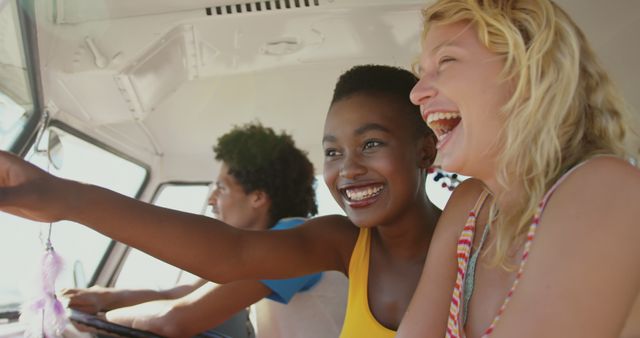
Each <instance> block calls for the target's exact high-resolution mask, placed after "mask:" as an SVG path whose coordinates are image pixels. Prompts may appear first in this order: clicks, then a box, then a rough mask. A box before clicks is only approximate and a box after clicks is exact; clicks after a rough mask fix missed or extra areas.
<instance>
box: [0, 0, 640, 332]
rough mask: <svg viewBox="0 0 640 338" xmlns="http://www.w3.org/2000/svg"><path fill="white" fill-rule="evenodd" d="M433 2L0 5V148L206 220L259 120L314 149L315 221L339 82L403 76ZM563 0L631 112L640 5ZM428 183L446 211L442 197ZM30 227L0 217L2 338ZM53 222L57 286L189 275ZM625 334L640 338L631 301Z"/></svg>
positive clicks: (324, 208)
mask: <svg viewBox="0 0 640 338" xmlns="http://www.w3.org/2000/svg"><path fill="white" fill-rule="evenodd" d="M430 1H431V0H260V1H258V0H181V1H171V0H137V1H130V0H93V1H86V0H51V1H48V0H0V41H1V43H0V149H4V150H10V151H12V152H14V153H17V154H19V155H21V156H24V157H25V158H27V159H28V160H29V161H31V162H33V163H36V164H37V165H39V166H41V167H42V168H45V169H46V170H48V171H50V172H52V173H54V174H56V175H60V176H64V177H68V178H72V179H75V180H80V181H84V182H91V183H93V184H97V185H101V186H105V187H108V188H109V189H112V190H115V191H118V192H120V193H122V194H125V195H128V196H131V197H134V198H138V199H141V200H143V201H147V202H150V203H154V204H158V205H162V206H166V207H170V208H175V209H179V210H183V211H187V212H193V213H199V214H207V215H210V214H211V210H210V209H209V208H208V207H207V205H206V197H207V195H208V194H209V192H210V183H211V181H212V179H213V178H214V177H215V174H216V172H217V170H218V169H219V164H218V163H216V161H215V160H214V157H213V152H212V145H213V144H214V143H215V142H216V139H217V138H218V137H219V136H220V135H222V134H224V133H225V132H227V131H229V130H230V129H231V128H232V127H233V126H236V125H242V124H245V123H248V122H252V121H259V122H261V123H262V124H263V125H265V126H269V127H272V128H274V129H276V130H284V131H286V132H288V133H290V134H292V136H293V138H294V139H295V141H296V144H297V145H298V146H299V147H300V148H301V149H304V150H305V151H307V152H308V154H309V158H310V159H311V160H312V162H313V164H314V166H315V170H316V172H317V175H318V188H317V193H318V201H319V204H320V205H319V207H320V214H332V213H342V211H341V210H340V208H339V207H338V206H337V205H336V204H335V202H334V201H333V200H332V198H331V196H330V195H329V193H328V192H327V190H326V187H325V186H324V183H323V181H322V172H321V171H322V166H323V165H322V163H323V154H322V149H321V138H322V126H323V124H324V118H325V114H326V112H327V109H328V106H329V102H330V99H331V95H332V90H333V86H334V84H335V82H336V79H337V78H338V76H339V75H340V74H341V73H342V72H344V71H345V70H347V69H349V68H350V67H352V66H354V65H358V64H387V65H394V66H398V67H403V68H406V69H411V67H412V64H413V63H414V62H415V60H416V59H417V56H418V54H419V52H420V40H421V12H420V10H421V8H423V7H424V6H425V5H427V4H428V3H429V2H430ZM556 2H557V3H558V4H559V5H560V6H561V7H563V8H564V9H565V10H566V11H568V12H569V13H570V15H571V16H572V17H573V18H574V19H575V20H576V21H577V23H578V25H579V26H581V27H582V29H583V31H584V32H585V34H586V35H587V37H588V39H589V40H590V42H591V44H592V46H593V48H594V49H595V50H596V52H597V54H598V55H599V57H600V58H601V61H602V63H603V64H604V65H605V66H606V68H607V70H608V71H609V74H610V75H611V76H612V77H613V78H614V80H615V82H616V83H617V84H618V85H619V87H620V88H621V89H622V92H623V94H624V96H625V98H626V99H627V101H628V103H629V105H630V106H631V107H632V109H633V110H634V111H635V112H638V109H639V108H640V95H638V94H639V93H638V88H640V63H639V62H638V60H640V44H639V43H638V37H637V35H638V32H640V16H639V15H638V13H640V1H636V0H614V1H601V0H556ZM634 41H635V42H634ZM550 95H553V94H552V93H550ZM611 179H613V178H611ZM428 184H429V187H428V188H427V191H428V192H429V195H430V198H432V199H433V200H435V202H436V204H437V205H439V206H440V207H442V206H444V204H445V203H446V200H447V198H448V195H449V191H448V190H447V189H443V188H442V187H441V184H440V183H439V182H435V181H434V180H433V179H430V180H429V183H428ZM29 223H33V222H30V221H26V220H22V219H19V218H16V217H12V216H10V215H7V214H0V231H1V232H2V234H1V235H0V258H1V259H2V262H1V263H0V271H1V273H0V275H1V276H2V277H0V338H7V337H21V336H22V334H23V330H24V327H23V326H22V325H21V324H20V323H19V322H18V320H17V318H18V315H19V311H20V304H22V303H23V302H24V301H25V300H26V297H27V296H28V295H29V291H28V290H29V285H30V284H32V283H31V281H32V279H33V276H32V274H33V271H32V270H34V269H35V266H37V264H38V259H39V256H40V254H41V253H42V251H43V236H46V234H45V232H46V229H47V225H46V224H44V225H42V224H37V225H33V224H29ZM59 223H68V224H54V225H53V231H52V241H53V243H54V245H55V247H56V250H57V251H58V252H60V253H61V255H63V257H64V258H65V262H66V264H65V269H64V271H63V274H62V276H61V278H60V279H59V280H58V281H57V285H56V286H57V287H59V288H62V287H74V286H77V287H85V286H91V285H102V286H116V287H131V288H134V287H145V288H166V287H170V286H172V285H174V284H176V283H178V282H182V281H185V280H188V279H189V278H194V276H192V275H190V274H189V273H188V272H185V271H181V270H179V269H177V268H175V267H172V266H170V265H168V264H165V263H163V262H161V261H158V260H156V259H155V258H152V257H150V256H147V255H146V254H144V253H142V252H140V251H137V250H135V249H132V248H129V247H127V246H125V245H124V244H122V243H118V242H115V241H112V240H111V239H110V238H107V237H105V236H103V235H101V234H98V233H96V232H94V231H92V230H89V229H87V228H84V227H83V226H80V225H78V224H72V223H70V222H59ZM91 335H93V334H91V333H82V332H75V333H73V334H72V335H71V334H70V335H68V336H77V337H89V336H91ZM621 337H623V338H632V337H640V305H638V306H636V307H635V309H634V310H633V313H632V314H631V315H630V318H629V320H628V322H627V327H626V328H625V331H624V332H623V334H622V336H621Z"/></svg>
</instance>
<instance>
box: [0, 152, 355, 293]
mask: <svg viewBox="0 0 640 338" xmlns="http://www.w3.org/2000/svg"><path fill="white" fill-rule="evenodd" d="M0 210H1V211H5V212H9V213H12V214H15V215H18V216H22V217H26V218H30V219H33V220H37V221H57V220H61V219H67V220H71V221H75V222H78V223H81V224H84V225H86V226H88V227H91V228H93V229H95V230H97V231H99V232H101V233H103V234H105V235H107V236H109V237H111V238H113V239H115V240H118V241H121V242H123V243H126V244H129V245H131V246H133V247H136V248H138V249H140V250H142V251H145V252H147V253H149V254H151V255H152V256H155V257H157V258H159V259H161V260H164V261H166V262H168V263H170V264H172V265H175V266H178V267H180V268H183V269H184V270H187V271H190V272H192V273H194V274H196V275H198V276H201V277H203V278H205V279H207V280H212V281H216V282H226V281H233V280H240V279H277V278H289V277H294V276H300V275H304V274H309V273H313V272H317V271H324V270H338V271H343V272H346V266H347V265H348V259H349V257H350V254H351V249H352V248H353V244H354V243H355V240H356V237H357V229H356V228H355V227H354V226H353V225H352V224H351V223H350V222H349V221H348V219H347V218H346V217H342V216H328V217H319V218H315V219H313V220H310V221H309V222H307V224H305V225H303V226H300V227H297V228H295V229H291V230H283V231H243V230H239V229H235V228H233V227H231V226H228V225H226V224H224V223H222V222H220V221H218V220H215V219H211V218H208V217H204V216H199V215H193V214H187V213H183V212H179V211H175V210H170V209H165V208H161V207H157V206H153V205H150V204H147V203H143V202H141V201H138V200H135V199H131V198H128V197H125V196H122V195H120V194H117V193H115V192H112V191H110V190H107V189H103V188H100V187H96V186H92V185H87V184H82V183H78V182H74V181H69V180H65V179H61V178H57V177H55V176H52V175H49V174H47V173H45V172H44V171H42V170H40V169H39V168H37V167H35V166H33V165H31V164H29V163H27V162H25V161H23V160H22V159H20V158H18V157H16V156H13V155H11V154H9V153H6V152H0ZM203 257H206V260H203V259H202V258H203ZM203 262H206V264H203Z"/></svg>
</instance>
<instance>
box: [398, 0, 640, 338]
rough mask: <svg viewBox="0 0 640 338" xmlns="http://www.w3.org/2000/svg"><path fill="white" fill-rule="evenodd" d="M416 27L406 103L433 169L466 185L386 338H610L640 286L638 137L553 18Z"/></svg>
mask: <svg viewBox="0 0 640 338" xmlns="http://www.w3.org/2000/svg"><path fill="white" fill-rule="evenodd" d="M423 15H424V23H425V26H424V34H423V51H422V54H421V57H420V62H419V66H420V69H419V73H420V78H421V79H420V81H419V82H418V84H417V85H416V86H415V88H414V89H413V91H412V94H411V99H412V101H413V102H414V103H415V104H417V105H419V106H420V107H421V112H422V116H423V118H424V119H425V121H426V122H427V123H428V124H429V126H430V127H431V128H432V129H434V130H435V131H436V133H437V135H438V138H439V142H438V149H439V153H440V156H441V159H442V165H443V167H444V169H446V170H449V171H455V172H459V173H462V174H465V175H469V176H473V177H474V178H475V179H474V180H469V181H468V182H465V183H464V184H462V185H461V186H460V187H459V188H458V189H457V190H456V192H455V193H454V194H453V196H452V198H451V199H450V201H449V204H448V205H447V207H446V209H445V210H444V211H443V214H442V216H441V218H440V222H439V223H438V227H437V230H436V234H435V235H434V238H433V242H432V246H431V247H430V251H429V254H428V259H427V262H426V264H425V269H424V271H423V274H422V276H423V277H422V279H421V281H420V284H419V286H418V289H417V291H416V293H415V295H414V298H413V300H412V304H411V305H410V307H409V311H408V313H407V315H406V316H405V318H404V320H403V323H402V325H401V327H400V329H399V335H398V336H399V337H438V336H439V337H442V336H443V335H446V337H473V338H476V337H489V336H491V337H492V338H498V337H521V338H526V337H582V338H584V337H616V336H617V335H619V334H620V331H621V329H622V327H623V325H624V323H625V319H626V318H627V316H628V314H629V311H630V309H631V306H632V304H633V302H634V300H635V298H636V296H637V294H638V289H639V286H640V246H639V245H637V238H640V222H639V221H638V220H639V219H640V209H639V208H638V201H640V171H638V169H637V168H636V167H634V166H633V165H632V163H634V160H632V159H633V158H637V155H638V149H639V143H638V139H637V135H638V134H637V128H638V125H637V122H636V121H634V120H633V116H632V115H631V114H630V112H629V111H627V110H626V109H625V106H624V104H623V102H622V100H621V98H620V96H619V95H618V93H617V91H616V90H615V88H614V86H613V85H612V83H611V80H610V79H609V77H608V76H607V74H606V72H605V71H604V70H603V68H602V67H601V66H600V64H599V63H598V61H597V59H596V57H595V55H594V53H593V51H592V49H591V48H590V46H589V44H588V43H587V41H586V39H585V36H584V35H583V33H582V32H581V31H580V29H579V28H578V27H577V26H576V24H575V23H574V22H573V21H572V20H571V19H570V18H569V16H568V15H567V14H566V13H565V12H564V11H563V10H562V9H561V8H559V7H558V6H557V5H555V4H554V3H553V2H551V1H548V0H511V1H508V0H441V1H437V2H436V3H435V4H433V5H431V6H430V7H429V8H427V9H425V10H424V12H423ZM630 162H631V163H630ZM453 257H456V258H457V259H452V258H453Z"/></svg>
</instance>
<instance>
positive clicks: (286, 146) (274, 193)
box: [213, 123, 318, 226]
mask: <svg viewBox="0 0 640 338" xmlns="http://www.w3.org/2000/svg"><path fill="white" fill-rule="evenodd" d="M213 151H214V152H215V154H216V155H215V158H216V160H218V161H223V162H224V163H226V164H227V166H228V167H229V174H230V175H232V176H233V177H234V178H235V179H236V180H237V181H238V183H239V184H240V185H241V186H242V187H243V188H244V191H245V192H246V193H249V192H252V191H256V190H262V191H264V192H265V193H266V194H267V195H269V197H270V199H271V210H270V217H271V225H272V226H273V225H275V223H276V222H277V221H278V220H280V219H282V218H285V217H308V216H313V215H315V214H317V213H318V206H317V204H316V197H315V189H314V187H315V176H314V171H313V164H311V162H310V161H309V159H308V158H307V154H306V152H304V151H302V150H300V149H298V148H296V146H295V142H294V141H293V138H292V137H291V135H289V134H286V133H285V132H281V133H280V134H276V133H275V132H274V131H273V129H271V128H268V127H264V126H262V125H261V124H260V123H249V124H245V125H242V126H236V127H234V128H233V129H232V130H231V131H230V132H228V133H226V134H224V135H222V136H220V137H219V138H218V143H217V145H215V146H214V147H213Z"/></svg>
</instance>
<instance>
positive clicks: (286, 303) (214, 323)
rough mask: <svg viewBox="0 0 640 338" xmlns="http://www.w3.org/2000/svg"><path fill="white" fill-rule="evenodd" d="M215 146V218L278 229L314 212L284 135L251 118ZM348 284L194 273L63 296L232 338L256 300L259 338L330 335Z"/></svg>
mask: <svg viewBox="0 0 640 338" xmlns="http://www.w3.org/2000/svg"><path fill="white" fill-rule="evenodd" d="M213 150H214V152H215V154H216V156H215V158H216V160H218V161H220V163H221V168H220V172H219V174H218V177H217V179H216V182H215V189H214V190H213V192H212V194H211V197H210V198H209V204H210V205H211V206H212V208H213V212H214V214H216V217H217V218H218V219H220V220H222V221H224V222H225V223H228V224H230V225H232V226H234V227H237V228H241V229H245V230H257V231H260V230H283V229H288V228H292V227H295V226H297V225H299V224H301V223H303V222H304V220H305V219H304V218H305V217H310V216H313V215H315V214H316V213H317V211H318V208H317V205H316V200H315V190H314V184H315V178H314V175H313V174H314V170H313V165H312V164H311V162H310V161H309V159H308V158H307V156H306V154H305V153H304V152H303V151H301V150H300V149H298V148H296V146H295V143H294V141H293V139H292V138H291V136H290V135H288V134H286V133H280V134H278V133H276V132H274V130H273V129H271V128H267V127H264V126H262V125H260V124H258V123H252V124H247V125H244V126H241V127H235V128H234V129H233V130H231V131H230V132H228V133H226V134H224V135H222V136H221V137H220V138H219V139H218V143H217V145H216V146H214V148H213ZM347 285H348V284H347V280H346V278H345V277H344V276H343V275H342V274H340V273H338V272H324V273H315V274H311V275H306V276H303V277H298V278H291V279H284V280H261V281H256V280H245V281H236V282H231V283H227V284H223V285H214V284H213V283H208V282H207V281H205V280H203V279H200V280H197V281H195V282H194V283H192V284H189V285H180V286H176V287H174V288H172V289H169V290H161V291H154V290H116V289H112V288H102V287H92V288H90V289H71V290H65V291H64V292H63V294H64V295H65V296H66V297H68V298H69V306H70V307H72V308H76V309H78V310H83V311H85V312H90V313H95V312H100V311H108V312H107V313H106V317H107V319H108V320H110V321H114V322H116V323H120V324H124V325H127V326H131V327H135V328H138V329H143V330H147V331H151V332H154V333H158V334H161V335H163V336H168V337H187V336H193V335H196V334H198V333H200V332H203V331H205V330H207V329H209V328H211V327H217V328H216V329H214V330H213V331H217V332H219V333H226V334H229V335H231V336H233V337H245V336H250V335H251V333H245V332H241V333H239V332H238V330H237V328H238V326H240V327H242V326H243V325H244V322H245V320H246V318H247V316H246V312H245V311H243V310H244V309H245V308H247V307H248V306H250V305H251V304H254V303H256V307H255V309H256V318H255V319H256V320H257V323H256V326H257V327H256V328H257V336H258V337H260V338H265V337H332V336H333V337H336V336H338V334H339V332H340V329H341V327H342V321H343V317H344V309H345V306H346V292H347ZM225 321H226V322H225ZM223 322H225V323H223ZM221 324H223V325H222V326H220V325H221ZM238 324H239V325H238ZM229 326H231V327H235V331H234V330H233V329H232V330H231V331H230V330H229V329H228V328H225V327H229ZM245 331H246V330H245Z"/></svg>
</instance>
